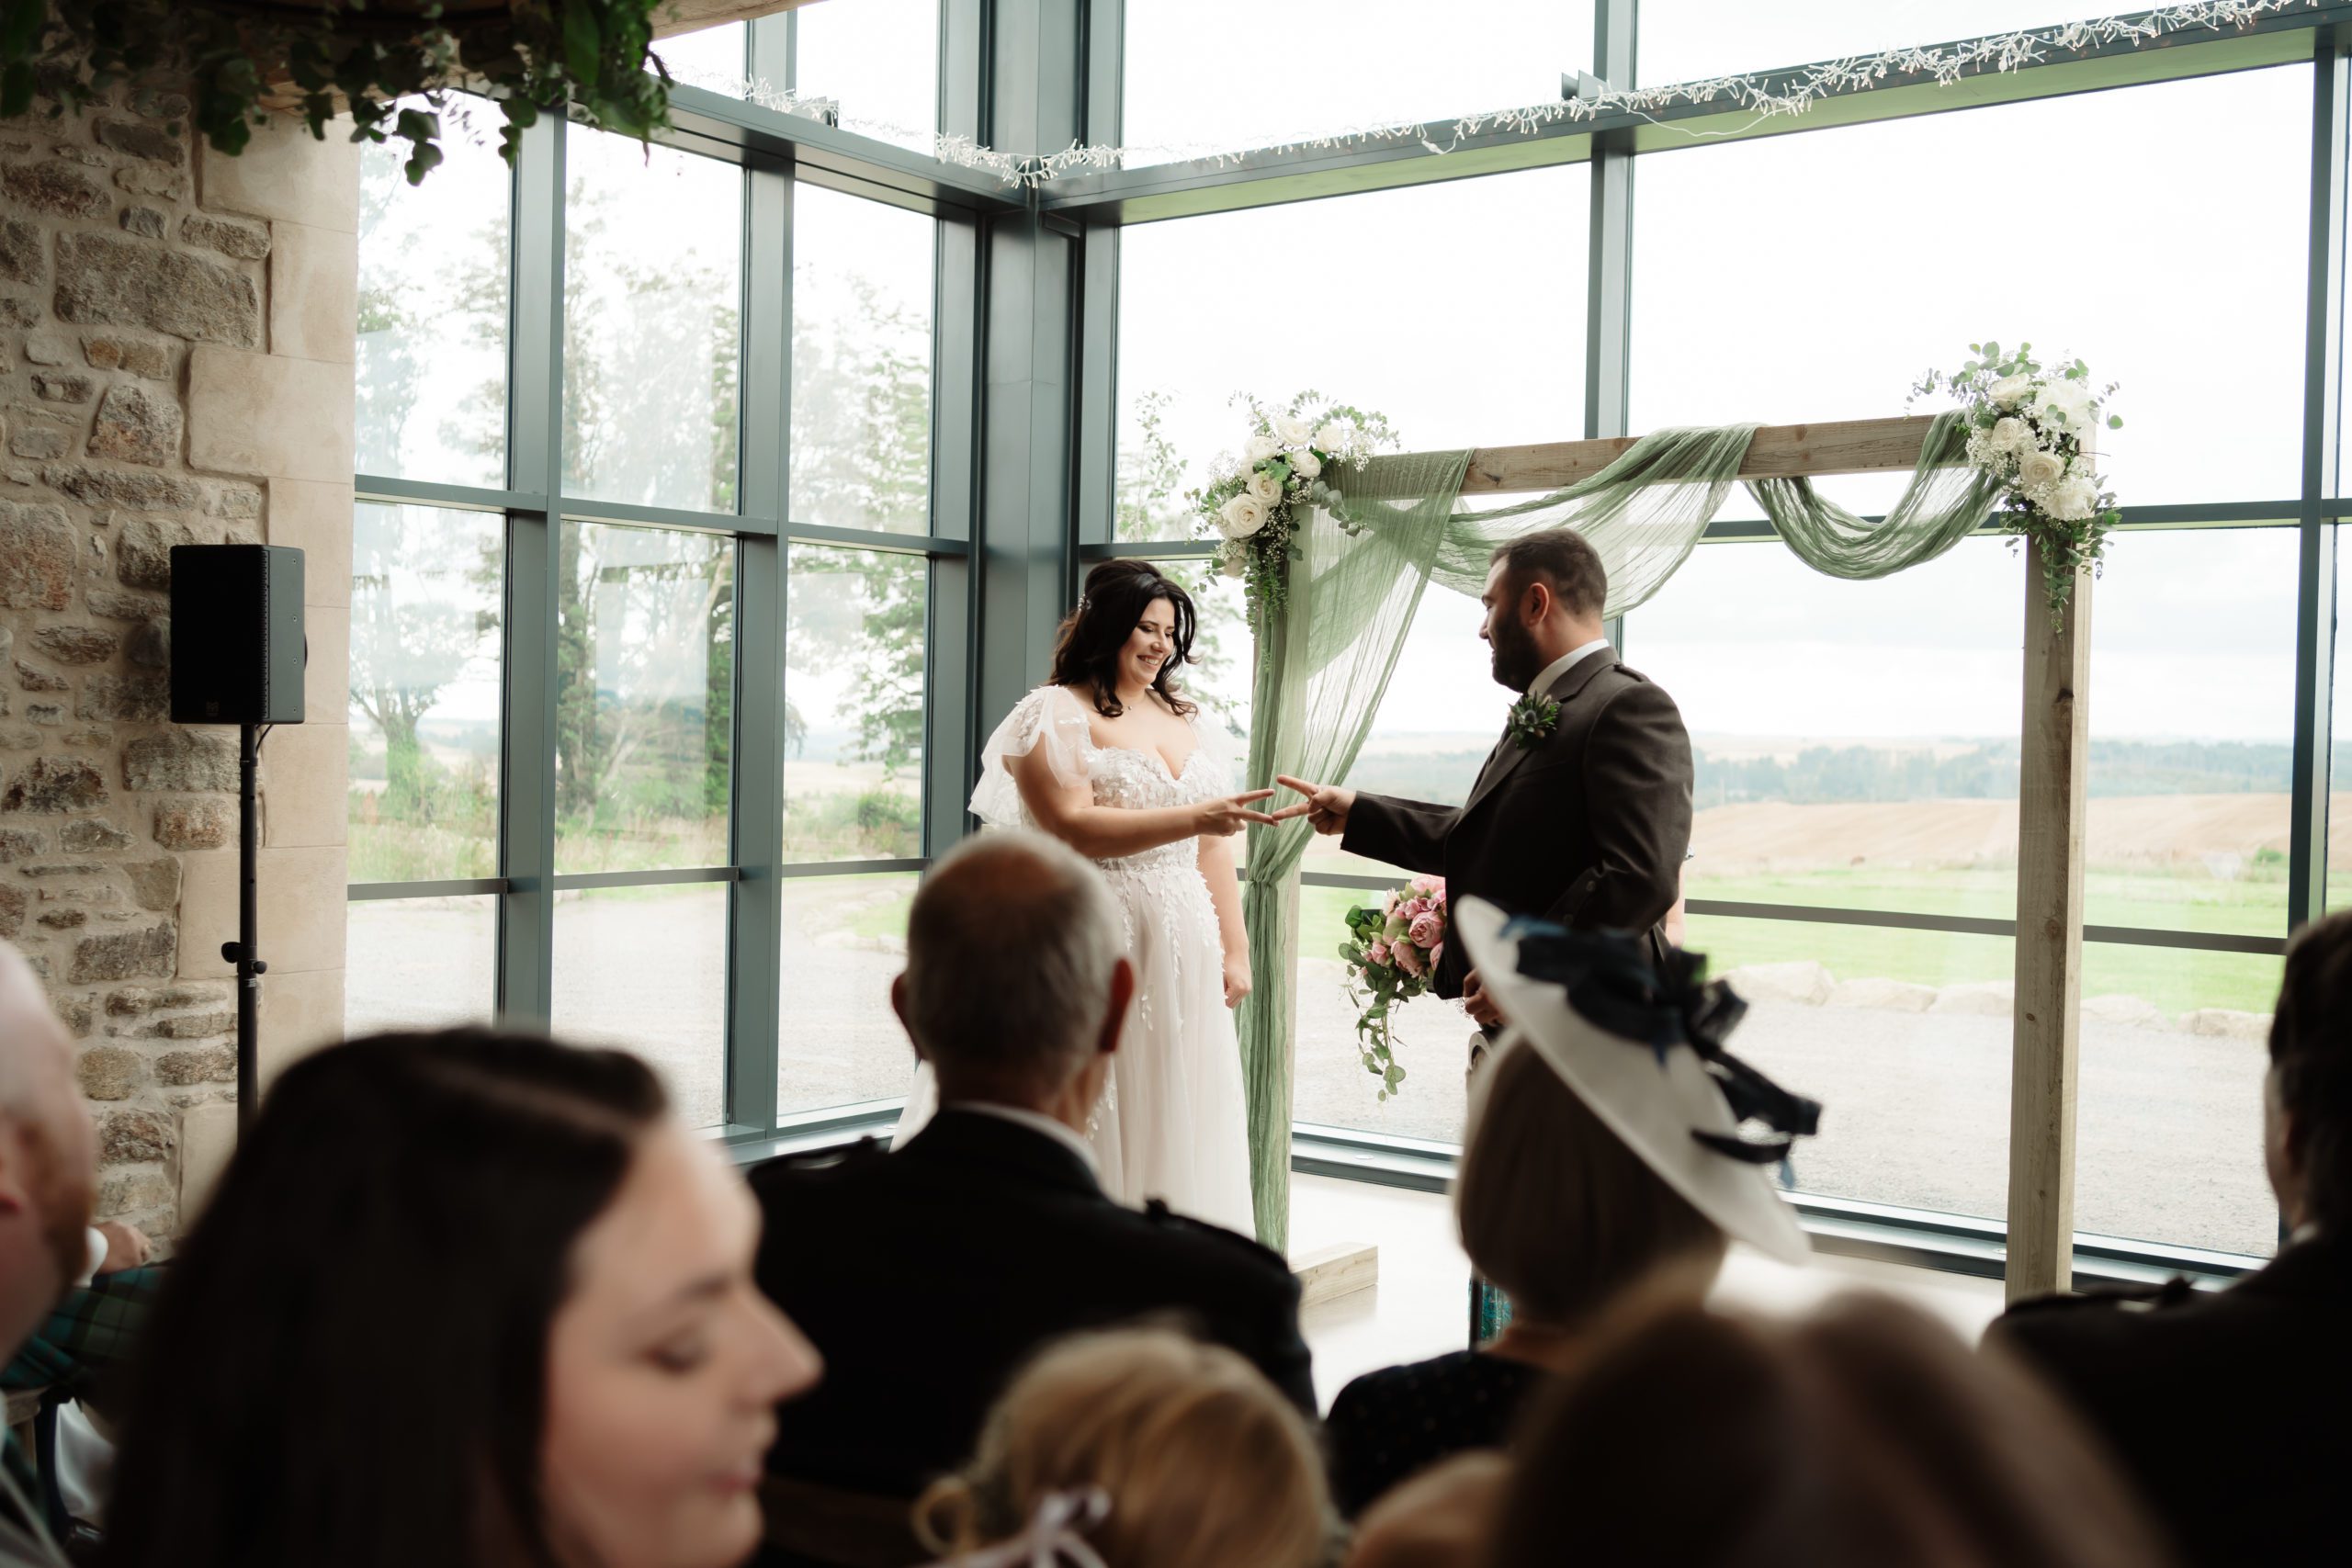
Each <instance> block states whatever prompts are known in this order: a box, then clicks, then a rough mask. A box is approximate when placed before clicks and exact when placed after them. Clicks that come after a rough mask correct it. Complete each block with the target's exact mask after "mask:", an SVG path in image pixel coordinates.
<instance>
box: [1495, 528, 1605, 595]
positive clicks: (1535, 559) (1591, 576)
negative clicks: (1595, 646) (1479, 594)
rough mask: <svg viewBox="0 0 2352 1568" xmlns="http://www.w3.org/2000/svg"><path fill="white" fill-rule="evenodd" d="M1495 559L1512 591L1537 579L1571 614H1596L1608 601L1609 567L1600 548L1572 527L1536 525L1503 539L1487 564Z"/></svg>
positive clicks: (1518, 589) (1517, 590) (1516, 590)
mask: <svg viewBox="0 0 2352 1568" xmlns="http://www.w3.org/2000/svg"><path fill="white" fill-rule="evenodd" d="M1497 561H1499V562H1501V563H1502V566H1503V581H1504V582H1505V583H1506V584H1508V585H1509V586H1510V589H1511V591H1512V592H1519V591H1520V590H1521V589H1523V588H1525V587H1526V586H1527V585H1528V584H1529V583H1531V582H1541V583H1543V584H1544V586H1545V587H1547V588H1549V589H1550V590H1551V591H1552V596H1553V597H1554V598H1555V599H1557V600H1558V601H1559V602H1560V603H1561V604H1563V605H1565V606H1566V609H1567V611H1568V613H1569V614H1570V615H1599V614H1600V610H1601V606H1602V605H1604V604H1608V603H1609V570H1608V568H1606V567H1604V566H1602V565H1601V564H1600V551H1599V550H1596V549H1594V548H1593V547H1592V543H1591V541H1590V540H1589V539H1587V538H1586V537H1585V536H1583V535H1582V534H1579V533H1577V531H1576V530H1575V529H1573V528H1537V529H1534V530H1532V531H1531V532H1529V533H1525V534H1521V535H1520V536H1518V537H1517V538H1515V539H1506V540H1504V541H1503V542H1502V543H1501V544H1499V545H1497V546H1496V547H1495V553H1494V555H1493V556H1492V557H1491V558H1489V560H1488V562H1487V564H1488V565H1493V564H1494V563H1495V562H1497Z"/></svg>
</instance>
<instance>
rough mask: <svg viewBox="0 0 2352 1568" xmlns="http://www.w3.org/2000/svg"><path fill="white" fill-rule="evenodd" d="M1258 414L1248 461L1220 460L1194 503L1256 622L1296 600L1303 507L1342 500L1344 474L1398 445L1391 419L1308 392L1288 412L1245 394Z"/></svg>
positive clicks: (1245, 452) (1221, 566) (1245, 454)
mask: <svg viewBox="0 0 2352 1568" xmlns="http://www.w3.org/2000/svg"><path fill="white" fill-rule="evenodd" d="M1234 400H1235V401H1236V402H1239V403H1246V404H1248V405H1249V409H1250V434H1249V438H1248V439H1247V440H1245V441H1244V442H1243V443H1242V446H1241V455H1240V456H1239V457H1235V456H1233V455H1232V454H1231V453H1225V454H1222V455H1220V456H1219V457H1217V459H1216V463H1215V464H1214V465H1212V466H1211V468H1210V469H1209V482H1208V484H1207V485H1206V486H1205V487H1204V488H1203V489H1200V490H1196V491H1193V492H1192V493H1191V495H1190V497H1189V499H1190V500H1191V501H1192V502H1193V506H1194V508H1195V509H1196V510H1198V512H1199V513H1200V515H1201V520H1202V522H1203V523H1204V525H1206V526H1207V527H1208V528H1209V529H1211V530H1213V531H1214V532H1215V533H1216V536H1217V538H1218V540H1219V541H1220V542H1219V544H1218V546H1217V551H1216V564H1217V570H1220V571H1222V572H1224V573H1225V574H1226V575H1227V577H1238V578H1239V579H1241V581H1242V586H1243V590H1244V592H1246V594H1247V595H1248V598H1249V602H1250V618H1251V619H1252V620H1253V621H1254V620H1256V619H1258V617H1259V616H1260V615H1261V613H1262V612H1268V611H1278V610H1280V609H1282V608H1283V606H1284V605H1285V604H1287V603H1288V602H1289V601H1288V593H1289V581H1290V570H1289V567H1290V562H1291V561H1292V560H1293V559H1294V558H1295V557H1296V555H1297V553H1298V552H1297V547H1296V545H1295V543H1294V542H1293V541H1294V536H1295V532H1296V529H1297V526H1298V524H1299V521H1300V517H1299V509H1300V508H1302V507H1309V506H1329V505H1331V504H1333V503H1335V502H1338V501H1339V499H1340V490H1339V487H1338V485H1337V484H1335V483H1334V482H1333V481H1334V480H1336V479H1338V478H1339V477H1340V470H1342V469H1347V468H1363V465H1364V462H1365V460H1366V459H1367V458H1369V457H1371V456H1372V455H1373V453H1374V451H1376V450H1378V449H1380V448H1382V447H1394V446H1396V445H1397V437H1396V434H1395V433H1394V432H1392V431H1391V430H1390V429H1389V428H1388V420H1387V418H1386V416H1385V415H1382V414H1377V413H1366V412H1363V410H1361V409H1355V408H1351V407H1349V406H1348V405H1346V404H1344V403H1335V402H1332V401H1330V400H1328V399H1326V398H1324V397H1323V396H1322V395H1321V394H1320V393H1317V392H1301V393H1299V394H1298V396H1296V397H1295V398H1293V399H1291V400H1290V402H1289V404H1288V405H1287V406H1285V407H1283V408H1269V407H1268V406H1266V405H1265V404H1262V403H1261V402H1260V401H1259V400H1257V399H1256V398H1253V397H1249V396H1247V395H1246V394H1238V395H1237V396H1236V397H1235V399H1234Z"/></svg>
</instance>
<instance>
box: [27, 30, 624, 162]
mask: <svg viewBox="0 0 2352 1568" xmlns="http://www.w3.org/2000/svg"><path fill="white" fill-rule="evenodd" d="M662 3H663V0H374V3H373V4H370V3H369V0H67V3H63V4H52V3H51V0H0V118H9V117H12V116H16V115H21V114H23V113H25V112H26V111H27V110H28V109H29V108H30V107H32V105H33V101H34V99H35V98H36V97H46V98H49V99H51V100H52V103H53V105H54V107H53V108H52V111H51V112H52V113H58V112H63V111H65V110H68V109H71V110H73V111H74V112H75V113H79V112H81V110H82V109H83V108H84V107H86V106H87V105H89V104H92V103H101V102H104V101H106V100H107V98H108V97H109V96H111V95H112V94H113V92H114V91H115V90H116V89H117V88H118V87H127V88H129V89H130V90H131V91H133V92H148V93H168V94H183V95H185V96H186V98H187V106H188V107H187V115H188V117H189V118H192V119H193V121H194V123H195V128H196V130H197V131H198V133H199V134H201V135H202V136H203V138H204V140H205V141H206V142H207V143H208V144H209V145H210V146H211V147H212V149H213V150H214V151H215V152H223V153H227V154H230V155H231V156H234V155H235V154H237V153H239V152H243V150H244V148H245V144H246V142H247V141H250V140H251V138H252V135H253V130H254V126H256V125H258V124H261V123H263V122H264V121H265V120H266V118H268V116H269V114H270V113H271V112H272V111H273V110H283V109H290V110H292V111H293V112H295V113H297V114H299V115H300V118H301V119H302V121H303V123H304V124H306V125H307V126H308V127H309V128H310V131H311V135H312V136H315V137H317V138H318V139H320V140H321V141H324V140H325V139H326V127H327V121H328V120H330V119H332V118H334V117H335V116H336V115H337V114H339V113H348V114H349V115H350V116H351V118H352V121H353V123H354V124H355V126H356V128H357V129H356V130H355V131H354V132H353V135H352V139H353V140H354V141H379V142H380V141H388V140H390V138H392V137H399V138H401V140H403V141H407V142H408V144H409V156H408V161H407V164H406V165H405V166H406V169H407V172H408V178H409V183H410V184H412V185H413V184H416V183H418V182H420V181H422V180H423V179H424V176H425V175H427V174H428V173H430V172H431V171H432V169H433V167H434V165H435V164H438V163H440V162H441V159H442V152H441V148H440V137H441V117H440V114H439V113H438V112H437V111H438V110H439V109H440V108H441V107H442V106H443V105H444V104H445V103H446V102H447V95H448V93H449V92H450V90H451V89H453V88H456V87H459V86H462V87H464V88H466V89H468V90H469V91H472V92H476V93H480V94H481V95H483V96H487V97H490V98H492V99H494V100H496V102H497V103H498V106H499V107H500V108H501V110H503V113H504V115H505V124H504V125H503V127H502V128H501V130H500V137H499V152H500V155H501V156H503V158H505V159H506V161H507V162H508V163H509V164H512V163H513V162H514V161H515V154H516V152H517V151H518V150H519V149H520V147H521V145H522V139H523V133H524V132H525V131H526V130H529V129H530V128H531V127H532V126H533V125H535V124H537V122H538V119H539V117H540V116H541V115H543V114H560V113H561V112H563V110H564V107H565V106H566V105H567V104H568V105H570V106H571V107H574V108H576V109H577V110H578V111H579V112H580V116H581V118H582V120H584V121H585V122H586V123H588V124H590V125H594V126H596V127H598V128H600V129H602V130H612V131H616V132H619V133H621V134H623V135H628V136H634V137H637V138H639V139H640V140H642V139H643V138H645V137H647V136H649V135H650V134H651V133H652V132H653V131H654V130H657V129H659V128H661V127H662V126H664V125H667V124H668V123H669V105H670V96H669V87H670V75H669V72H668V71H667V70H666V69H665V68H663V67H662V63H661V62H660V61H659V60H658V59H656V60H653V61H652V71H651V73H649V71H648V69H647V64H648V55H649V51H650V47H651V45H652V42H653V15H654V12H655V11H656V9H657V8H659V6H661V5H662ZM418 98H422V99H424V100H425V101H426V102H427V103H428V104H429V105H430V106H431V107H430V108H418V107H414V104H413V102H412V103H409V104H403V103H402V102H401V100H402V99H411V100H413V99H418Z"/></svg>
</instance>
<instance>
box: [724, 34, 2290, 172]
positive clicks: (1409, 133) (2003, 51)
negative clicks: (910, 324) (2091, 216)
mask: <svg viewBox="0 0 2352 1568" xmlns="http://www.w3.org/2000/svg"><path fill="white" fill-rule="evenodd" d="M2323 3H2324V0H2191V3H2190V4H2187V5H2177V6H2158V7H2156V8H2154V9H2153V10H2145V11H2130V12H2124V13H2121V14H2120V15H2117V16H2112V17H2090V18H2087V19H2086V20H2082V21H2075V22H2059V23H2052V24H2051V25H2049V26H2046V27H2040V28H2023V29H2021V30H2019V31H2017V32H2012V33H2002V34H1996V35H1994V36H1991V37H1986V38H1978V39H1962V41H1960V42H1957V43H1940V44H1926V45H1918V44H1914V45H1905V47H1903V48H1901V49H1890V50H1882V51H1879V52H1877V53H1874V54H1857V55H1850V56H1848V57H1847V58H1845V59H1842V60H1831V61H1825V62H1821V63H1819V64H1816V65H1809V66H1804V67H1803V68H1801V69H1798V70H1795V71H1774V72H1763V73H1742V74H1737V75H1728V76H1711V77H1706V78H1703V79H1701V80H1697V81H1691V82H1678V83H1672V84H1669V85H1664V86H1657V87H1638V88H1618V87H1611V86H1609V85H1607V84H1605V83H1604V84H1599V85H1597V86H1595V87H1594V88H1593V89H1592V90H1590V91H1587V92H1582V93H1579V94H1578V95H1577V96H1573V97H1562V98H1560V99H1558V100H1556V101H1553V102H1547V103H1540V104H1529V105H1526V106H1524V107H1518V108H1504V109H1490V110H1484V111H1480V112H1477V113H1473V114H1464V115H1460V116H1456V117H1455V118H1453V119H1451V120H1428V119H1422V120H1397V121H1393V122H1389V123H1385V124H1379V125H1372V126H1362V127H1354V128H1351V129H1349V130H1335V131H1329V132H1326V133H1322V134H1317V135H1315V136H1306V137H1295V138H1292V139H1290V140H1288V141H1277V142H1274V143H1272V144H1270V145H1266V146H1261V147H1251V148H1246V149H1241V148H1232V147H1219V146H1214V145H1210V144H1206V143H1159V144H1153V145H1148V146H1140V145H1129V146H1105V145H1102V144H1099V143H1073V144H1072V145H1070V146H1069V147H1065V148H1063V149H1062V150H1060V151H1059V152H1044V153H1013V152H999V151H997V150H996V149H995V148H992V147H988V146H985V145H983V144H981V143H980V142H978V141H974V140H973V139H972V138H970V137H968V136H960V135H943V134H938V133H934V132H932V131H926V130H910V129H909V128H907V127H905V126H899V125H892V124H889V123H888V122H884V121H878V120H867V119H863V118H858V117H857V116H855V115H854V114H846V115H845V114H844V113H843V112H842V106H841V104H840V102H839V100H838V99H836V98H832V97H820V96H802V95H800V94H797V93H793V92H788V91H786V90H783V89H780V88H777V87H775V86H774V85H771V84H770V83H768V82H767V81H765V80H763V79H760V78H747V77H731V76H723V75H718V74H714V73H708V72H696V71H682V72H679V73H677V75H678V80H680V81H682V82H685V83H688V84H689V85H695V86H703V87H708V88H710V89H711V90H713V91H715V92H719V93H724V94H726V95H727V96H731V97H737V98H741V99H744V100H746V101H748V102H751V103H754V104H757V105H759V106H760V107H763V108H768V109H774V110H776V111H778V112H780V113H784V114H791V115H798V116H801V117H803V118H811V119H818V120H821V121H823V122H824V123H826V124H828V125H836V126H839V127H841V128H842V129H844V130H853V131H855V132H857V133H859V134H861V135H866V136H872V137H875V138H876V139H878V140H883V141H891V142H894V143H897V144H899V145H901V146H914V147H924V148H927V149H928V150H929V151H930V152H932V153H933V156H935V157H937V158H938V159H939V160H940V161H941V162H942V163H945V164H955V165H956V166H958V167H960V168H967V169H977V170H981V171H984V172H986V173H989V174H992V175H996V176H997V177H998V178H999V179H1001V180H1002V181H1004V183H1005V184H1006V185H1008V186H1018V187H1021V188H1023V189H1035V188H1037V187H1039V186H1046V185H1048V184H1050V183H1051V182H1053V181H1055V180H1057V179H1062V178H1065V177H1067V176H1069V175H1082V174H1088V173H1092V172H1096V171H1100V170H1103V169H1115V168H1122V167H1125V166H1126V165H1128V164H1170V163H1181V162H1207V163H1215V164H1220V165H1223V164H1236V163H1238V162H1240V161H1241V160H1242V159H1243V158H1245V157H1248V156H1250V155H1252V154H1261V153H1266V152H1277V153H1280V152H1296V151H1308V152H1331V151H1347V150H1352V149H1357V148H1364V147H1374V146H1379V145H1384V144H1397V143H1403V142H1416V141H1417V142H1419V144H1420V145H1421V146H1422V147H1424V148H1425V149H1427V150H1428V151H1430V152H1434V153H1439V154H1443V153H1447V152H1453V151H1454V150H1456V149H1457V148H1459V147H1460V146H1462V145H1463V144H1464V142H1467V141H1475V140H1477V139H1480V138H1483V137H1487V136H1490V135H1495V134H1504V135H1510V134H1518V135H1523V136H1532V135H1535V134H1537V133H1538V132H1541V131H1543V130H1546V129H1547V128H1549V127H1552V126H1555V125H1559V124H1562V123H1565V122H1569V121H1583V120H1592V119H1599V118H1603V117H1617V116H1625V115H1631V116H1634V117H1638V118H1655V117H1656V116H1657V115H1658V114H1661V113H1664V112H1666V111H1668V110H1671V109H1675V108H1680V107H1692V106H1700V105H1708V104H1721V105H1724V107H1728V108H1732V109H1735V110H1746V111H1747V112H1748V113H1750V114H1752V115H1753V116H1755V117H1756V118H1757V119H1766V118H1773V117H1776V116H1782V115H1802V114H1804V112H1805V111H1806V110H1807V109H1809V108H1811V107H1813V105H1814V103H1815V101H1817V100H1819V99H1821V98H1824V97H1828V96H1833V95H1839V94H1846V93H1852V92H1858V91H1866V90H1868V89H1870V88H1873V87H1876V86H1880V85H1904V86H1908V85H1920V84H1925V83H1934V84H1936V85H1944V86H1949V85H1952V84H1954V83H1956V82H1959V81H1960V80H1961V79H1962V78H1963V77H1967V76H1973V75H1978V74H1982V73H1986V72H1995V71H1997V72H2013V71H2018V70H2020V69H2022V68H2024V67H2026V66H2029V65H2037V64H2040V63H2041V62H2044V61H2047V60H2049V59H2050V58H2051V57H2052V55H2064V54H2072V53H2076V52H2079V51H2083V50H2086V49H2094V48H2112V47H2114V46H2116V45H2118V44H2123V45H2127V46H2129V47H2131V48H2132V49H2138V48H2140V47H2141V46H2142V45H2143V44H2147V43H2152V42H2155V41H2157V40H2159V39H2175V38H2178V37H2180V36H2181V35H2184V34H2190V33H2196V32H2208V33H2225V32H2233V31H2238V30H2242V29H2244V28H2247V27H2250V26H2252V25H2253V24H2254V23H2256V22H2258V21H2260V20H2262V19H2263V18H2264V17H2270V16H2275V15H2278V14H2279V13H2282V12H2286V11H2292V10H2301V9H2310V8H2312V7H2315V6H2320V5H2321V4H2323ZM1440 133H1442V134H1443V135H1444V136H1446V138H1447V140H1446V141H1438V140H1437V136H1438V135H1439V134H1440Z"/></svg>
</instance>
